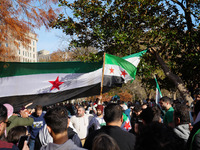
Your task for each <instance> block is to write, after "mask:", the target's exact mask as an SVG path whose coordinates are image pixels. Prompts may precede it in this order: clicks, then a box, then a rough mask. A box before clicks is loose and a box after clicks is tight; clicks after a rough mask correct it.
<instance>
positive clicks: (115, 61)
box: [105, 54, 137, 79]
mask: <svg viewBox="0 0 200 150" xmlns="http://www.w3.org/2000/svg"><path fill="white" fill-rule="evenodd" d="M105 64H110V65H117V66H120V67H121V68H123V69H124V70H126V71H127V72H128V73H129V75H130V76H131V77H133V78H134V79H135V75H136V71H137V68H136V67H135V66H134V65H133V64H131V63H130V62H128V61H126V60H124V59H123V58H120V57H117V56H114V55H110V54H106V56H105Z"/></svg>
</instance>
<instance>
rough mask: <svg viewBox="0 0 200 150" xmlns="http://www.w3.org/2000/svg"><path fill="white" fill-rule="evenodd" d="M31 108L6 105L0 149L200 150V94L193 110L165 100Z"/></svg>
mask: <svg viewBox="0 0 200 150" xmlns="http://www.w3.org/2000/svg"><path fill="white" fill-rule="evenodd" d="M30 108H31V105H30V106H25V107H22V108H21V110H20V111H19V112H17V113H16V112H15V110H14V107H13V106H12V105H10V104H0V149H2V150H9V149H13V150H18V149H20V150H21V149H23V150H39V149H40V150H82V149H88V150H149V149H150V150H151V149H152V150H179V149H180V150H200V89H197V90H196V91H195V98H194V101H193V103H192V105H191V106H189V105H188V103H187V102H186V101H184V100H172V99H171V98H169V97H167V96H164V97H162V98H161V99H160V100H159V104H156V103H155V101H154V100H150V99H147V100H145V101H143V103H142V104H141V103H140V102H138V101H135V102H134V103H132V102H123V101H121V100H120V99H119V97H113V98H112V99H111V100H110V101H109V102H103V103H101V102H100V99H98V98H97V99H96V101H95V102H82V103H80V104H71V103H68V104H63V103H60V104H56V105H53V106H48V107H46V106H45V107H43V106H40V105H37V106H36V107H35V108H34V109H30ZM14 112H15V113H14ZM24 138H25V140H23V139H24Z"/></svg>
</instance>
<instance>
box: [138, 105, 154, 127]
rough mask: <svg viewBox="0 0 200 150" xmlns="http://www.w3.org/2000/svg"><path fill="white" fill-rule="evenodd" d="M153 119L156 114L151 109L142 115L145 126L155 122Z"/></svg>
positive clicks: (145, 110)
mask: <svg viewBox="0 0 200 150" xmlns="http://www.w3.org/2000/svg"><path fill="white" fill-rule="evenodd" d="M153 117H154V113H153V110H152V108H151V107H147V108H146V109H144V110H143V111H142V112H141V114H140V118H141V119H142V121H143V124H144V125H147V124H150V123H151V122H152V120H153Z"/></svg>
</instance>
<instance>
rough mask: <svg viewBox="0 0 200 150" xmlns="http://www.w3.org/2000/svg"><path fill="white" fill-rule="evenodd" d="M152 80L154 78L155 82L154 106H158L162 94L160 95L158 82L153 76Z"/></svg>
mask: <svg viewBox="0 0 200 150" xmlns="http://www.w3.org/2000/svg"><path fill="white" fill-rule="evenodd" d="M154 78H155V81H156V104H159V100H160V98H162V93H161V90H160V87H159V85H158V81H157V79H156V76H154Z"/></svg>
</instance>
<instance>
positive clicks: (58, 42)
mask: <svg viewBox="0 0 200 150" xmlns="http://www.w3.org/2000/svg"><path fill="white" fill-rule="evenodd" d="M35 32H36V34H37V35H38V42H37V50H38V51H40V50H43V49H45V50H48V51H50V53H52V52H53V51H56V50H58V49H64V48H65V47H67V45H68V44H69V42H68V40H69V39H68V40H67V39H66V36H65V34H64V33H63V32H62V30H60V29H50V30H49V31H48V30H47V29H45V27H44V26H43V27H41V28H40V29H37V30H35ZM63 37H64V38H63Z"/></svg>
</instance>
